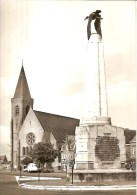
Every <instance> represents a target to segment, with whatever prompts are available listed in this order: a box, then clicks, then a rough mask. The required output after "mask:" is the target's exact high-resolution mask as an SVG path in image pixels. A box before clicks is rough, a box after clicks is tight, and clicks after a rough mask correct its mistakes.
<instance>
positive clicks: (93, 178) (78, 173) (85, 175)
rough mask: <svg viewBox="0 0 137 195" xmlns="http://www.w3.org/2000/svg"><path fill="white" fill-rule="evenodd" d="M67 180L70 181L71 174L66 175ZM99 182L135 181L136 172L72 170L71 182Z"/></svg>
mask: <svg viewBox="0 0 137 195" xmlns="http://www.w3.org/2000/svg"><path fill="white" fill-rule="evenodd" d="M67 180H68V181H69V182H71V181H72V172H71V171H69V172H68V173H67ZM101 181H108V182H109V181H136V172H133V171H127V170H117V171H116V170H115V171H113V170H111V171H107V173H106V171H105V170H104V171H102V170H100V171H94V170H93V171H89V170H87V171H85V170H74V172H73V182H92V183H94V182H101Z"/></svg>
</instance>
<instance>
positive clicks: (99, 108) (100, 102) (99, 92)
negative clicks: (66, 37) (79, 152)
mask: <svg viewBox="0 0 137 195" xmlns="http://www.w3.org/2000/svg"><path fill="white" fill-rule="evenodd" d="M80 123H81V124H111V120H110V118H109V117H108V105H107V92H106V78H105V63H104V55H103V45H102V42H101V39H100V35H99V34H97V33H94V34H91V37H90V39H89V42H88V50H87V59H86V75H85V93H84V110H83V117H82V119H81V121H80Z"/></svg>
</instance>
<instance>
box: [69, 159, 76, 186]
mask: <svg viewBox="0 0 137 195" xmlns="http://www.w3.org/2000/svg"><path fill="white" fill-rule="evenodd" d="M69 164H70V166H71V170H72V178H71V179H72V184H73V170H74V164H75V160H74V159H73V160H71V161H70V163H69Z"/></svg>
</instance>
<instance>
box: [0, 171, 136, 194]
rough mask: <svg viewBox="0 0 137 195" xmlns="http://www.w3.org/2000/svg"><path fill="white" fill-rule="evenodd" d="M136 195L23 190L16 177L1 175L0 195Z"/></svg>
mask: <svg viewBox="0 0 137 195" xmlns="http://www.w3.org/2000/svg"><path fill="white" fill-rule="evenodd" d="M74 194H75V195H83V194H84V195H129V194H130V195H136V192H135V190H131V191H129V190H128V191H98V192H96V191H86V192H84V191H75V192H74V191H47V190H42V191H41V190H30V189H24V188H21V187H20V186H19V185H18V184H17V182H16V180H15V176H14V175H4V174H0V195H74Z"/></svg>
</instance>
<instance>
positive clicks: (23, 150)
mask: <svg viewBox="0 0 137 195" xmlns="http://www.w3.org/2000/svg"><path fill="white" fill-rule="evenodd" d="M22 155H25V147H22Z"/></svg>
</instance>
